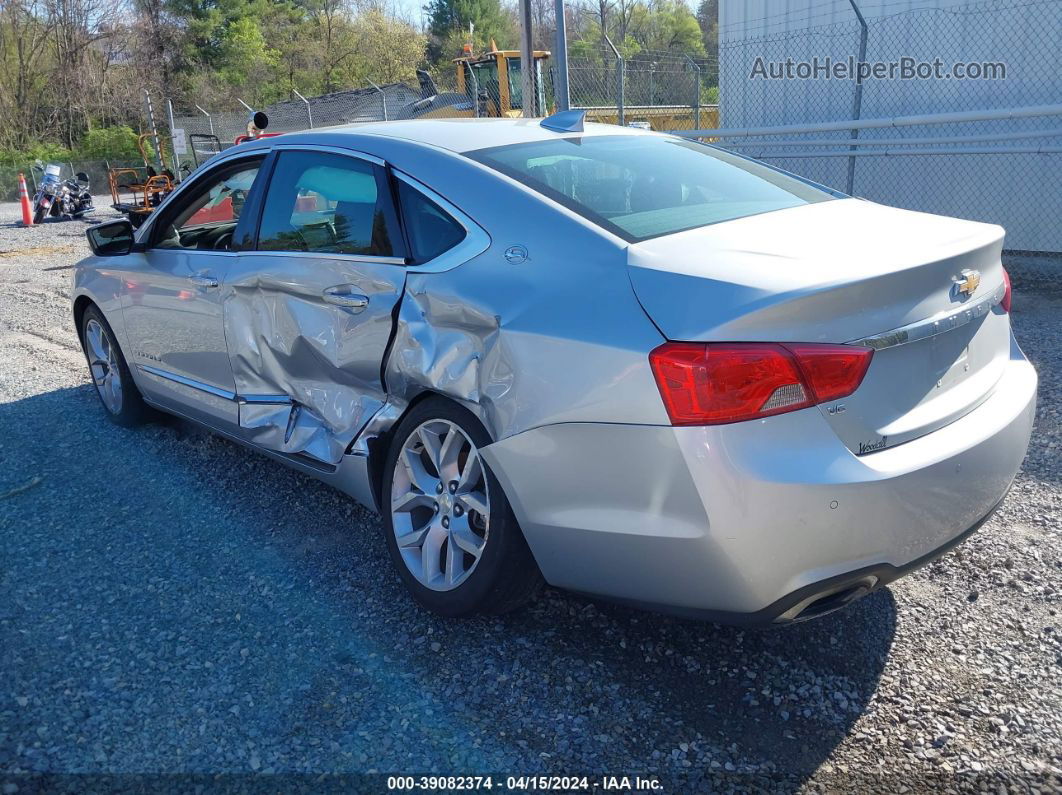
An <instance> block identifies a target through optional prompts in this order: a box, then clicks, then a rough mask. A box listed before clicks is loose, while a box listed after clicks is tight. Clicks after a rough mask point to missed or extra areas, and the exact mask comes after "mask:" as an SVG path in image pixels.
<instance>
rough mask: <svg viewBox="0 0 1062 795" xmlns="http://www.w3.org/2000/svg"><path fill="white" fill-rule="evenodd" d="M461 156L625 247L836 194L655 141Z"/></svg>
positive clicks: (547, 144)
mask: <svg viewBox="0 0 1062 795" xmlns="http://www.w3.org/2000/svg"><path fill="white" fill-rule="evenodd" d="M467 155H468V157H471V158H472V159H474V160H477V161H479V162H480V163H483V164H484V165H486V166H489V167H491V168H493V169H495V170H497V171H500V172H502V173H503V174H507V175H509V176H510V177H512V178H514V179H516V180H518V181H520V182H522V183H524V184H525V185H527V186H528V187H530V188H533V189H534V190H536V191H538V192H539V193H542V194H544V195H546V196H549V197H550V198H551V199H554V200H555V201H558V202H560V203H561V204H563V205H565V206H566V207H568V208H569V209H571V210H573V211H574V212H577V213H579V214H580V215H582V216H584V217H586V218H588V219H590V220H591V221H593V222H594V223H596V224H599V225H600V226H603V227H604V228H605V229H608V230H609V231H611V232H614V233H615V234H617V235H619V236H620V237H622V238H624V239H625V240H627V241H628V242H631V243H635V242H637V241H639V240H648V239H649V238H652V237H660V236H661V235H670V234H672V233H674V232H681V231H683V230H684V229H693V228H695V227H698V226H707V225H708V224H715V223H719V222H720V221H731V220H733V219H735V218H744V217H745V216H748V215H758V214H760V213H768V212H772V211H774V210H784V209H786V208H787V207H797V206H799V205H802V204H810V203H812V202H819V201H825V200H827V199H832V198H835V197H836V194H833V193H831V192H829V191H827V190H826V189H824V188H820V187H818V186H815V185H812V184H809V183H807V182H803V181H801V180H799V179H797V178H795V177H791V176H789V175H787V174H784V173H782V172H780V171H777V170H775V169H773V168H770V167H769V166H765V165H763V164H761V163H756V162H754V161H752V160H747V159H745V158H743V157H738V156H737V155H733V154H730V153H728V152H723V151H721V150H719V149H715V148H713V147H710V146H705V145H704V144H700V143H696V142H693V141H682V140H676V139H674V138H663V137H659V136H650V135H645V136H642V135H603V136H586V137H578V138H558V139H556V140H551V141H536V142H534V143H526V144H510V145H508V146H497V147H492V148H490V149H478V150H475V151H472V152H468V153H467Z"/></svg>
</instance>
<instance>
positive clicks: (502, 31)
mask: <svg viewBox="0 0 1062 795" xmlns="http://www.w3.org/2000/svg"><path fill="white" fill-rule="evenodd" d="M424 10H425V12H426V13H427V14H428V30H429V32H430V33H431V36H432V41H431V43H430V44H429V50H428V52H429V56H430V57H431V59H432V60H433V61H440V60H446V59H448V58H453V57H456V56H457V55H458V54H459V52H460V48H459V47H458V49H457V51H454V49H453V43H454V41H455V40H456V39H458V38H460V37H461V36H464V37H466V38H467V36H468V26H469V24H470V23H471V24H472V25H473V26H474V30H473V36H474V40H473V42H472V43H473V45H479V46H477V47H476V49H477V50H479V49H485V48H486V45H488V44H489V43H490V41H491V40H494V41H495V42H496V43H497V44H498V46H499V47H500V48H502V49H506V48H512V47H514V46H515V44H516V31H515V28H514V26H513V19H512V17H511V16H510V15H509V14H507V13H506V12H505V10H504V9H503V8H502V4H501V0H430V2H429V3H428V4H427V5H426V6H424Z"/></svg>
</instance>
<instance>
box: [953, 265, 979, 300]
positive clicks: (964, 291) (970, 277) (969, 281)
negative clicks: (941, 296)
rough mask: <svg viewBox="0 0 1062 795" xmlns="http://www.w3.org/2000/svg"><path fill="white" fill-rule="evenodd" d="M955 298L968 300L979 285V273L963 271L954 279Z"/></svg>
mask: <svg viewBox="0 0 1062 795" xmlns="http://www.w3.org/2000/svg"><path fill="white" fill-rule="evenodd" d="M954 281H955V288H954V289H955V297H956V298H969V297H970V296H971V295H973V294H974V291H975V290H976V289H977V285H979V284H980V283H981V272H980V271H974V270H969V269H967V270H964V271H963V272H962V273H960V274H959V275H958V276H957V277H956V278H955V280H954Z"/></svg>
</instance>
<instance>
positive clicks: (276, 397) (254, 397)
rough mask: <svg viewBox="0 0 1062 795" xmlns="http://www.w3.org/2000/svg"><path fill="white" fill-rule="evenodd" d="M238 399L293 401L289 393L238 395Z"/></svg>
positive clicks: (265, 401) (252, 401)
mask: <svg viewBox="0 0 1062 795" xmlns="http://www.w3.org/2000/svg"><path fill="white" fill-rule="evenodd" d="M236 400H237V401H238V402H240V403H277V404H284V403H291V402H292V400H291V398H289V397H288V396H287V395H237V396H236Z"/></svg>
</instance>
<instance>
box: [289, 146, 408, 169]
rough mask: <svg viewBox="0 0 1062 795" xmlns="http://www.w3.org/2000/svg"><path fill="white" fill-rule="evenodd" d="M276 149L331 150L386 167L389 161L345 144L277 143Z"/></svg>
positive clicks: (333, 152) (334, 152) (337, 153)
mask: <svg viewBox="0 0 1062 795" xmlns="http://www.w3.org/2000/svg"><path fill="white" fill-rule="evenodd" d="M272 148H273V149H275V150H276V151H278V152H280V151H290V150H293V149H294V150H298V149H303V150H306V151H309V152H331V153H332V154H336V155H345V156H347V157H357V158H360V159H361V160H367V161H368V162H370V163H375V164H376V165H378V166H382V167H385V166H386V165H387V162H386V161H385V160H383V159H382V158H379V157H377V156H376V155H370V154H369V153H368V152H362V151H359V150H357V149H348V148H346V147H343V146H326V145H324V144H285V143H276V144H273V146H272Z"/></svg>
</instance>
